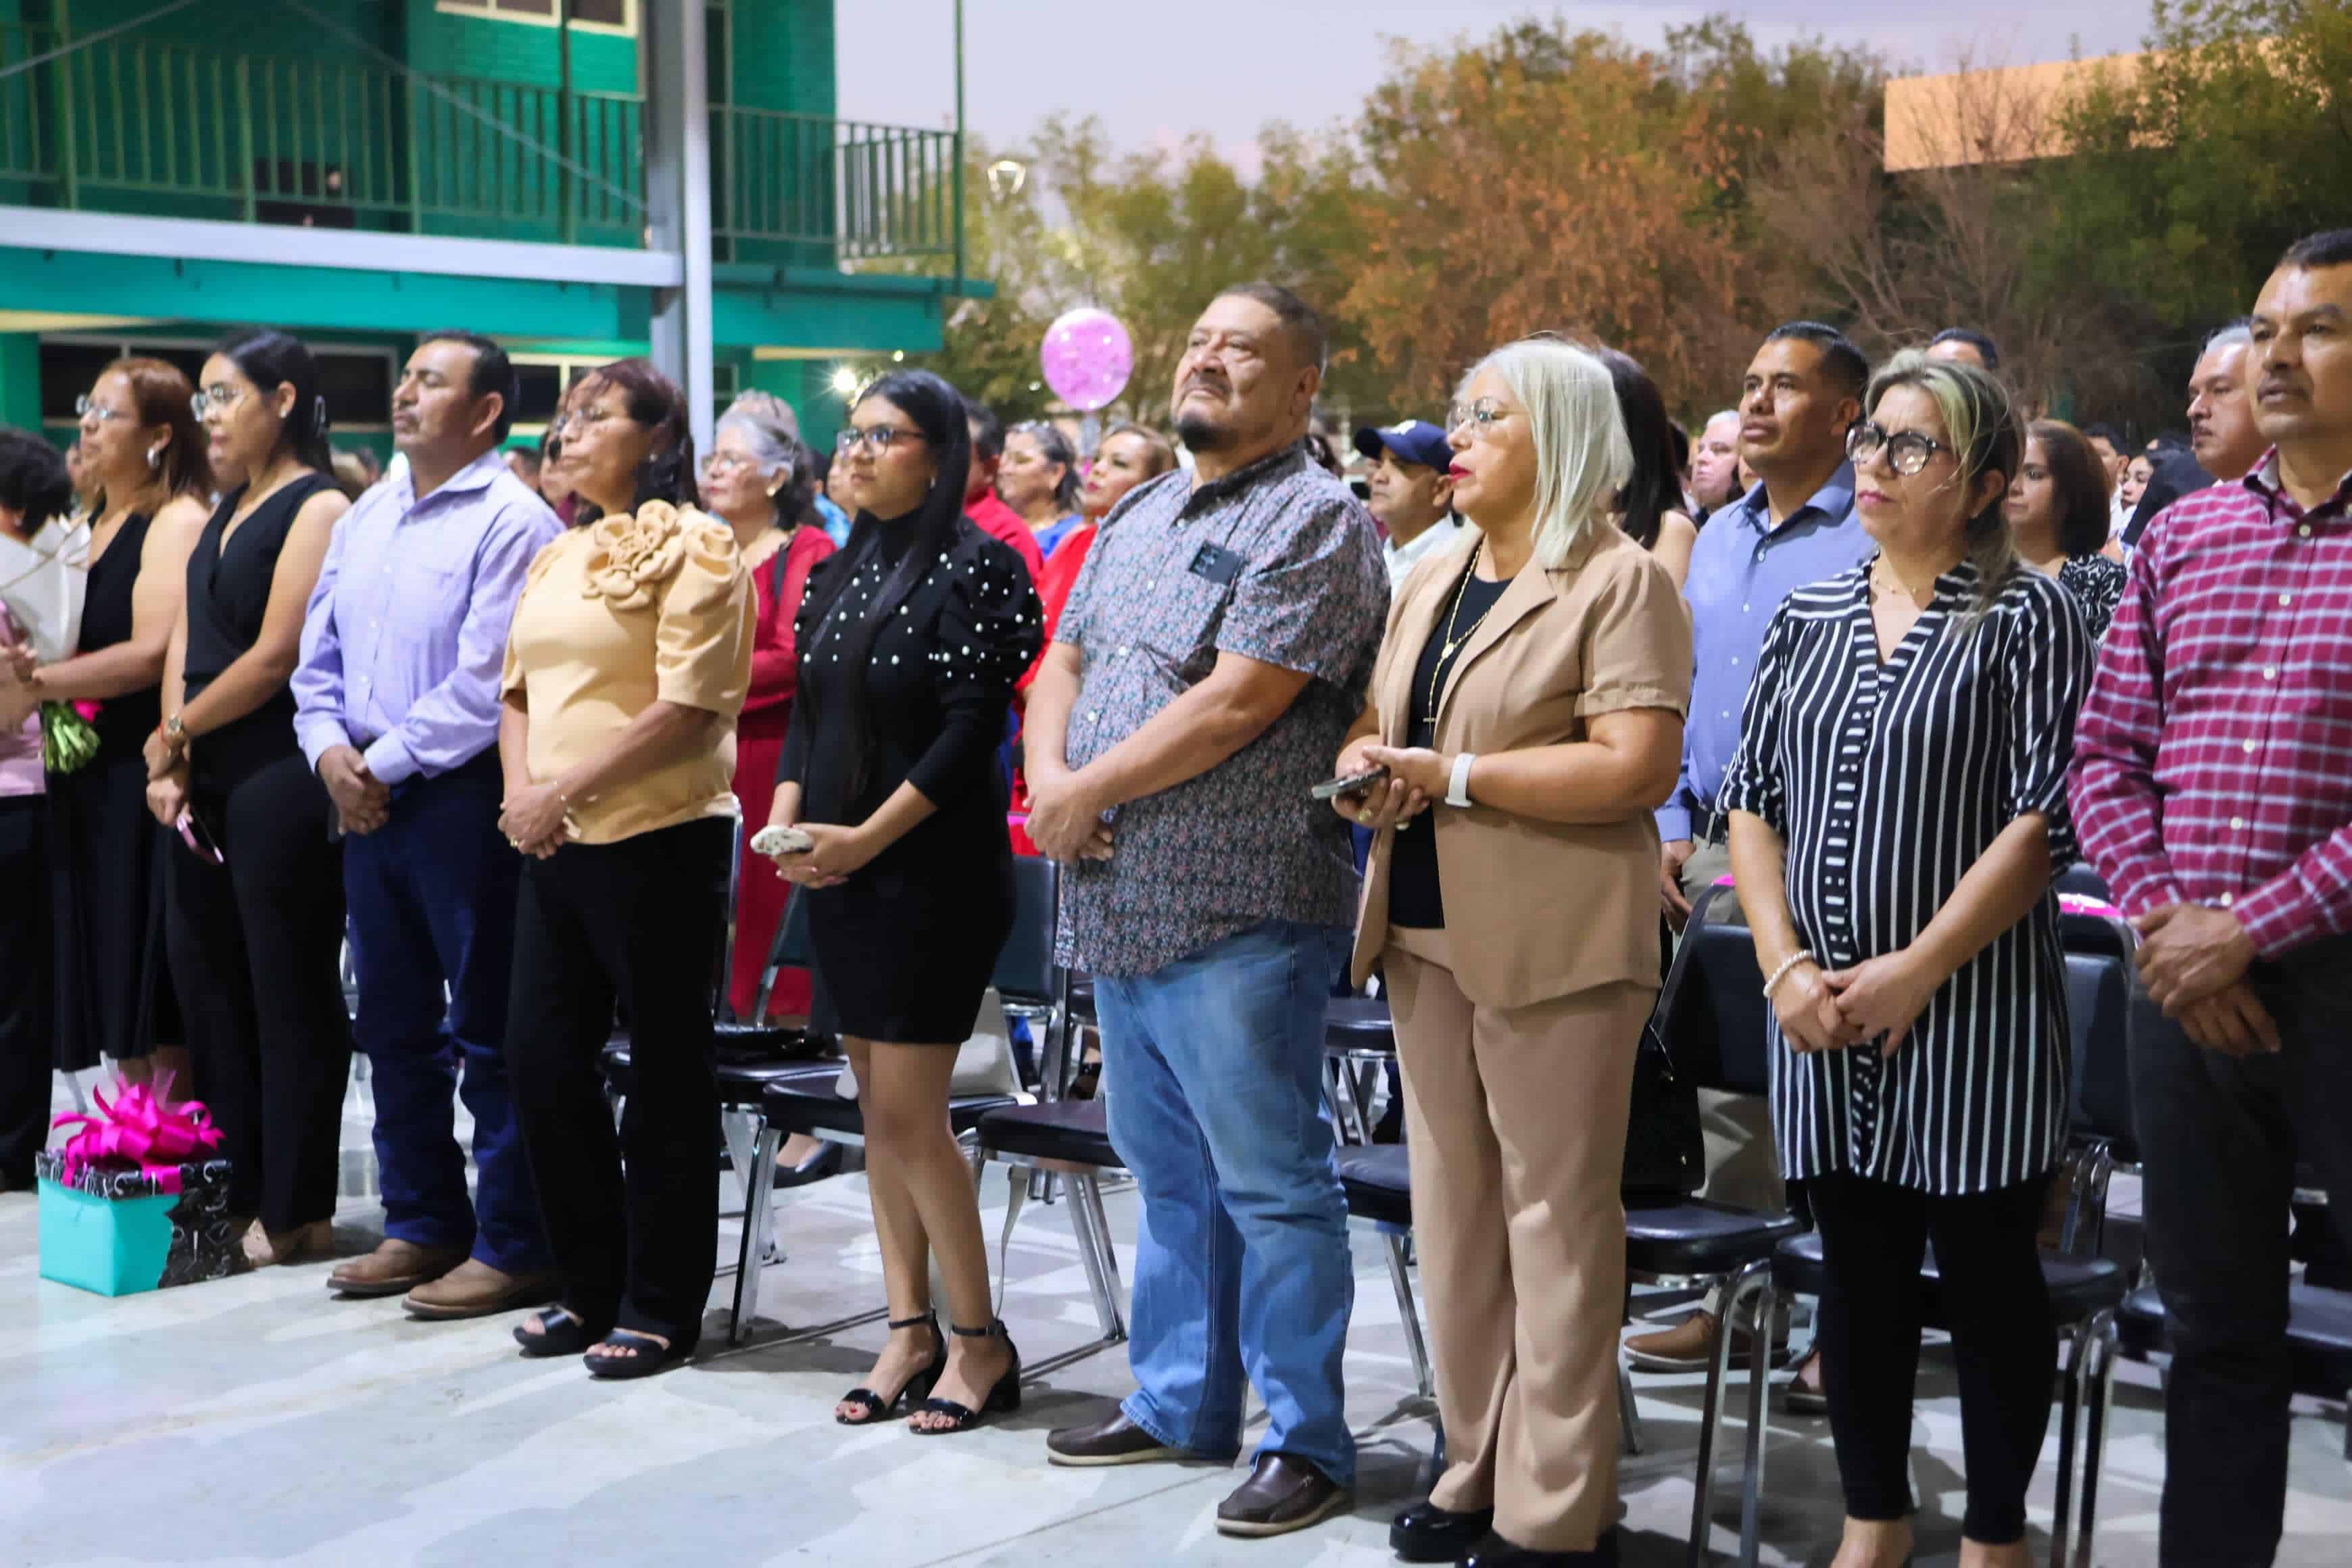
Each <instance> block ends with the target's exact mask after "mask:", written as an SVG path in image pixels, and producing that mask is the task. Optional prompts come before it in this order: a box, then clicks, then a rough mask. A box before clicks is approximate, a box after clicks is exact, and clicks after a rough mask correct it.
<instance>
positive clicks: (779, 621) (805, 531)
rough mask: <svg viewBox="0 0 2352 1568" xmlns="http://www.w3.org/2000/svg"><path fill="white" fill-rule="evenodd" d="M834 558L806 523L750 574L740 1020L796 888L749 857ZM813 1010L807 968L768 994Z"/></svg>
mask: <svg viewBox="0 0 2352 1568" xmlns="http://www.w3.org/2000/svg"><path fill="white" fill-rule="evenodd" d="M832 553H833V541H832V540H830V539H827V538H826V537H825V536H824V529H822V528H819V527H817V526H816V525H815V524H814V523H803V524H802V525H801V526H800V527H799V528H798V529H797V530H795V531H793V539H792V542H791V543H790V544H787V545H785V546H784V547H783V548H782V550H780V551H778V552H776V554H775V555H774V556H772V557H770V558H769V559H768V560H765V561H762V562H761V563H760V564H759V566H758V567H757V568H756V569H754V570H753V572H752V573H751V594H752V597H753V599H754V601H755V602H756V603H757V605H758V607H759V629H758V630H757V632H756V633H754V635H753V637H752V642H751V695H750V696H749V697H747V698H746V699H745V700H744V702H743V717H742V719H741V720H740V721H739V722H738V723H737V725H736V727H735V798H736V799H737V800H739V801H740V802H741V803H742V805H743V886H742V890H741V892H740V895H739V896H738V898H737V900H736V908H735V973H734V974H733V975H732V976H731V977H730V981H729V985H728V994H729V997H730V1000H731V1001H732V1002H733V1003H734V1005H735V1016H737V1017H738V1018H749V1017H751V1004H752V1002H753V1001H754V1000H756V999H757V998H758V996H759V994H760V971H761V968H763V967H764V966H765V965H766V963H767V962H768V945H769V943H771V942H773V941H774V940H775V937H776V927H777V926H778V925H779V924H780V923H782V921H783V918H784V904H785V900H786V898H787V896H788V895H789V894H790V893H791V891H792V884H791V883H789V882H787V881H785V880H784V879H782V877H779V876H777V875H776V871H775V868H774V867H773V866H772V865H770V864H769V862H768V860H767V858H765V857H764V856H761V855H755V854H753V853H752V852H751V835H752V834H754V833H757V832H758V831H759V830H760V829H761V828H762V827H765V826H768V807H769V805H771V804H772V802H773V800H774V798H775V794H776V764H777V763H778V762H779V761H781V760H782V757H783V753H784V731H785V729H786V728H787V727H788V726H789V725H790V724H791V721H792V717H793V688H794V687H795V686H796V685H797V684H798V682H799V654H798V652H797V650H795V649H794V647H793V620H794V619H795V618H796V617H798V616H799V615H800V612H801V595H803V593H804V592H806V591H807V589H808V580H809V573H810V571H811V570H812V569H814V567H815V565H816V563H818V562H820V561H822V560H824V558H825V557H826V556H828V555H830V554H832ZM779 559H781V560H782V562H783V567H784V584H783V590H784V591H783V592H782V594H779V593H777V592H776V591H775V590H776V562H777V561H778V560H779ZM808 1010H809V977H808V971H806V970H804V969H787V970H785V971H783V972H782V973H781V974H779V975H777V976H776V988H775V990H774V992H773V993H772V994H770V995H769V997H768V1011H769V1012H770V1013H772V1014H780V1015H784V1016H804V1015H806V1014H807V1012H808Z"/></svg>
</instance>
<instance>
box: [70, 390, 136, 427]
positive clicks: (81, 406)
mask: <svg viewBox="0 0 2352 1568" xmlns="http://www.w3.org/2000/svg"><path fill="white" fill-rule="evenodd" d="M74 417H75V418H77V419H79V420H80V421H81V422H82V423H83V424H85V425H88V424H89V423H90V422H91V421H92V420H95V421H97V422H98V423H99V424H100V425H105V424H107V423H108V422H109V421H110V420H115V419H128V418H130V417H131V416H130V415H129V414H127V413H125V412H124V411H123V410H121V409H120V408H109V407H108V406H107V405H105V404H103V403H100V402H98V401H97V400H96V399H94V398H91V397H90V396H89V395H83V396H80V397H77V398H75V399H74Z"/></svg>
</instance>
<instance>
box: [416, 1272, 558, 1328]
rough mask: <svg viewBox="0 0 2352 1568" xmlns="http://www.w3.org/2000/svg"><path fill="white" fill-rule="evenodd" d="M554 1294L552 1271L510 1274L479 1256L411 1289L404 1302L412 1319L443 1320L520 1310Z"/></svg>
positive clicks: (484, 1316) (482, 1316)
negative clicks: (490, 1264) (493, 1266)
mask: <svg viewBox="0 0 2352 1568" xmlns="http://www.w3.org/2000/svg"><path fill="white" fill-rule="evenodd" d="M554 1293H555V1276H554V1275H552V1274H508V1273H505V1272H503V1271H501V1270H499V1269H496V1268H491V1267H490V1266H489V1265H488V1264H487V1263H485V1262H483V1261H482V1260H481V1259H480V1258H467V1259H466V1261H464V1262H463V1263H460V1264H459V1265H457V1268H452V1269H451V1270H449V1272H448V1273H446V1274H444V1275H443V1276H441V1278H439V1279H432V1280H427V1281H426V1282H425V1283H424V1284H422V1285H419V1286H418V1287H417V1288H416V1289H414V1290H411V1291H410V1292H409V1293H408V1300H405V1301H403V1302H402V1303H401V1305H402V1306H404V1307H405V1308H407V1309H408V1315H409V1316H410V1317H412V1318H424V1319H427V1320H429V1321H435V1322H440V1321H445V1320H447V1319H453V1318H487V1317H489V1316H491V1315H492V1314H494V1313H498V1312H512V1311H517V1310H520V1309H522V1308H524V1307H529V1306H532V1305H534V1304H536V1303H538V1302H541V1301H544V1300H547V1299H548V1297H550V1296H551V1295H553V1294H554Z"/></svg>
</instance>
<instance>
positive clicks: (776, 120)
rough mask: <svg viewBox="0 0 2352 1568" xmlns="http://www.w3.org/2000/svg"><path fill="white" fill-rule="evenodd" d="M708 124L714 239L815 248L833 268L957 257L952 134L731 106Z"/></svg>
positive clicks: (955, 155) (955, 159)
mask: <svg viewBox="0 0 2352 1568" xmlns="http://www.w3.org/2000/svg"><path fill="white" fill-rule="evenodd" d="M710 119H711V153H712V157H711V188H710V205H711V215H710V227H711V233H712V234H713V235H714V236H716V237H719V238H720V239H723V240H730V241H737V242H741V241H747V240H748V241H753V242H759V241H781V242H784V243H788V244H798V245H810V246H822V247H827V248H828V249H829V250H831V252H832V253H833V255H834V257H835V259H836V260H840V261H856V260H864V259H866V258H872V257H880V256H951V255H953V254H954V252H955V248H956V233H957V228H958V224H957V222H956V212H955V199H954V178H955V171H956V167H957V163H958V150H957V143H956V134H955V132H952V131H919V130H912V129H909V128H908V127H905V126H898V125H868V124H863V123H859V122H856V121H844V120H826V119H823V118H820V117H818V116H815V115H808V114H788V113H784V112H782V111H780V110H770V109H746V108H742V107H740V106H736V105H732V104H721V105H719V106H717V107H715V108H714V109H712V110H711V114H710Z"/></svg>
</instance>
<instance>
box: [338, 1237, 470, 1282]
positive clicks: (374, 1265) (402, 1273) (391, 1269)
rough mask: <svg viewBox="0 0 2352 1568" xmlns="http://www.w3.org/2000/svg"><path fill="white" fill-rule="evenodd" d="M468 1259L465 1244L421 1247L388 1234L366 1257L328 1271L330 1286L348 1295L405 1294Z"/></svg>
mask: <svg viewBox="0 0 2352 1568" xmlns="http://www.w3.org/2000/svg"><path fill="white" fill-rule="evenodd" d="M465 1261H466V1249H465V1248H464V1247H419V1246H417V1245H416V1243H415V1242H413V1241H394V1240H393V1239H391V1238H390V1237H386V1238H385V1239H384V1241H383V1245H381V1246H380V1247H377V1248H376V1249H375V1250H374V1251H373V1252H371V1253H369V1254H368V1255H367V1256H366V1257H365V1258H352V1260H351V1261H350V1262H348V1263H345V1264H342V1265H341V1266H340V1267H339V1268H336V1270H335V1271H334V1272H333V1273H332V1274H330V1275H328V1276H327V1289H330V1290H334V1291H338V1292H340V1293H341V1294H342V1295H345V1296H363V1297H372V1296H404V1295H406V1294H407V1293H408V1292H409V1291H411V1290H414V1289H416V1288H417V1287H418V1286H419V1285H422V1284H424V1283H425V1281H426V1280H428V1279H440V1278H441V1276H443V1275H444V1274H446V1273H448V1272H449V1270H451V1269H452V1268H457V1265H459V1264H460V1263H463V1262H465Z"/></svg>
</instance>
